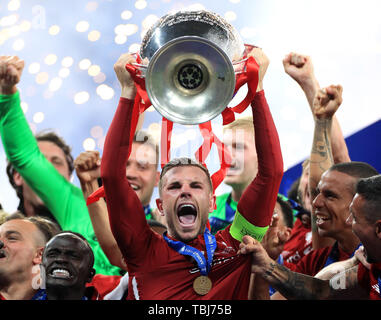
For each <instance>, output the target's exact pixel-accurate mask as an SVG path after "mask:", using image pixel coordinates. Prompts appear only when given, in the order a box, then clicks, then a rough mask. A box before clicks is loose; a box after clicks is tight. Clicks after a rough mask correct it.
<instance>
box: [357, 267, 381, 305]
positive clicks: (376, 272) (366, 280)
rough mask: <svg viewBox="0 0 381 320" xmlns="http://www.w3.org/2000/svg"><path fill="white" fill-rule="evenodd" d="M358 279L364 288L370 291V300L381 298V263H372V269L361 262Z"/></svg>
mask: <svg viewBox="0 0 381 320" xmlns="http://www.w3.org/2000/svg"><path fill="white" fill-rule="evenodd" d="M358 266H359V267H358V271H357V279H358V282H359V284H360V286H362V287H363V288H364V289H366V290H367V292H369V299H370V300H381V294H380V289H381V288H380V282H381V263H371V265H370V270H368V269H367V268H365V267H364V265H363V264H362V263H359V265H358Z"/></svg>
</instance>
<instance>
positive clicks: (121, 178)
mask: <svg viewBox="0 0 381 320" xmlns="http://www.w3.org/2000/svg"><path fill="white" fill-rule="evenodd" d="M135 112H136V110H134V101H132V100H128V99H125V98H120V100H119V105H118V108H117V110H116V113H115V115H114V118H113V120H112V123H111V125H110V128H109V130H108V132H107V136H106V140H105V144H104V151H103V156H102V163H101V176H102V182H103V185H104V190H105V195H106V202H107V209H108V213H109V219H110V226H111V230H112V233H113V235H114V237H115V239H116V241H117V243H118V246H119V248H120V250H121V252H122V254H123V256H124V257H125V259H126V262H127V263H131V262H132V261H143V260H144V257H140V258H138V259H137V260H135V259H134V258H137V257H138V256H139V255H144V254H145V252H146V250H145V247H146V246H149V237H150V236H151V233H152V232H151V230H150V228H149V226H148V224H147V222H146V219H145V215H144V210H143V206H142V204H141V202H140V200H139V198H138V196H137V195H136V193H135V191H134V190H133V189H132V188H131V186H130V184H129V182H128V180H127V178H126V165H127V160H128V157H129V154H130V149H131V146H130V144H131V141H130V140H132V139H131V138H132V137H131V135H133V134H134V133H131V131H134V128H133V125H132V123H133V117H134V116H136V113H135ZM131 129H132V130H131Z"/></svg>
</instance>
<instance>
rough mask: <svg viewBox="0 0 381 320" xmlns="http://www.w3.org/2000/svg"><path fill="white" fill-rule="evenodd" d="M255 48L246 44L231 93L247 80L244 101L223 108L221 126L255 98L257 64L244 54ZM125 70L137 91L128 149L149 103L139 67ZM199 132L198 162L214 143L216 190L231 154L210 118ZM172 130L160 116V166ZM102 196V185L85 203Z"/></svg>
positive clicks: (167, 157)
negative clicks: (200, 139) (217, 163)
mask: <svg viewBox="0 0 381 320" xmlns="http://www.w3.org/2000/svg"><path fill="white" fill-rule="evenodd" d="M253 48H254V46H251V45H245V54H244V56H243V59H244V60H245V61H244V67H243V68H242V71H241V72H239V73H238V74H236V84H235V90H234V94H236V93H237V92H238V90H239V89H240V88H241V87H242V86H243V85H244V84H246V83H247V85H248V92H247V95H246V97H245V98H244V100H242V101H241V102H240V103H239V104H238V105H236V106H234V107H232V108H230V107H226V108H225V109H224V111H223V112H222V113H221V115H222V118H223V125H227V124H229V123H231V122H233V121H234V120H235V115H234V113H242V112H243V111H245V110H246V108H247V107H248V106H249V104H250V103H251V101H252V100H253V98H254V95H255V93H256V90H257V86H258V71H259V66H258V64H257V62H256V61H255V59H254V58H253V57H252V56H249V57H247V55H248V53H249V52H250V51H251V50H252V49H253ZM136 55H137V59H136V61H137V63H138V64H140V63H141V58H140V56H139V55H138V54H136ZM126 69H127V71H128V72H129V73H130V74H131V77H132V78H133V80H134V82H135V86H136V88H137V94H136V97H135V101H134V111H133V112H134V114H133V116H132V124H131V133H130V150H131V145H132V139H133V137H134V134H135V130H136V126H137V123H138V119H139V115H140V114H142V113H143V112H144V111H145V110H147V108H149V107H150V106H151V105H152V104H151V102H150V100H149V98H148V94H147V91H146V88H145V79H144V78H143V77H142V76H141V70H140V69H139V67H136V66H134V65H131V64H127V65H126ZM198 126H199V129H200V132H201V135H202V137H203V143H202V144H201V146H200V147H199V149H198V150H197V151H196V152H195V158H196V160H197V161H199V162H200V163H201V164H203V165H204V166H205V167H206V164H205V161H206V158H207V157H208V155H209V153H210V151H211V148H212V145H213V144H215V145H216V147H217V151H218V156H219V160H220V169H219V170H218V171H217V172H215V173H214V174H212V176H211V179H212V183H213V192H214V191H215V190H216V189H217V187H218V186H219V185H220V184H221V182H222V181H223V180H224V178H225V176H226V173H227V170H228V169H229V167H230V163H231V156H230V153H229V151H228V150H227V148H226V146H225V145H224V144H223V143H222V142H221V141H220V140H219V139H218V138H217V136H216V135H215V134H214V132H213V130H212V123H211V121H208V122H205V123H201V124H199V125H198ZM172 130H173V122H172V121H170V120H168V119H166V118H165V117H163V118H162V127H161V142H160V151H161V167H162V168H163V167H164V165H165V164H166V163H167V162H168V161H169V160H170V150H171V136H172ZM101 197H105V193H104V189H103V186H102V187H100V188H99V189H98V190H96V191H95V192H93V193H92V194H91V195H90V196H89V197H88V198H87V201H86V203H87V205H90V204H91V203H94V202H96V201H98V200H99V199H100V198H101Z"/></svg>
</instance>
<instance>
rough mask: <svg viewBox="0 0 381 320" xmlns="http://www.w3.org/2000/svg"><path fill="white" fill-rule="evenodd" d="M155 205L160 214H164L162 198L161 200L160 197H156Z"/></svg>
mask: <svg viewBox="0 0 381 320" xmlns="http://www.w3.org/2000/svg"><path fill="white" fill-rule="evenodd" d="M156 207H157V210H159V212H160V215H162V216H164V209H163V200H161V199H160V198H157V199H156Z"/></svg>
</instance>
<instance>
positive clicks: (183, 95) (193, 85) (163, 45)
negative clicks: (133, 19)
mask: <svg viewBox="0 0 381 320" xmlns="http://www.w3.org/2000/svg"><path fill="white" fill-rule="evenodd" d="M244 53H245V46H244V44H243V42H242V40H241V38H240V36H239V34H238V33H237V32H236V31H235V29H234V28H233V27H232V26H231V25H230V24H229V23H228V22H226V21H225V20H224V19H223V18H221V17H220V16H218V15H217V14H214V13H211V12H208V11H203V10H201V11H180V12H177V13H174V14H167V15H165V16H163V17H162V18H161V19H160V20H159V21H158V22H157V23H155V24H154V25H153V26H152V27H151V28H150V29H149V30H148V31H147V33H146V35H145V37H144V39H143V41H142V44H141V49H140V58H141V59H142V60H143V61H145V62H146V61H148V65H145V64H135V66H136V67H137V68H138V69H139V70H140V71H141V77H143V78H145V90H146V92H147V95H148V97H149V100H150V102H151V103H152V105H153V106H154V108H155V109H156V110H157V111H158V112H159V113H160V114H161V115H162V116H163V117H165V118H166V119H168V120H170V121H172V122H175V123H180V124H185V125H189V124H200V123H205V122H207V121H209V120H211V119H213V118H215V117H216V116H217V115H219V114H221V112H222V111H223V110H224V109H225V108H226V106H227V105H228V103H229V102H230V101H231V100H232V98H233V94H234V91H235V85H236V73H237V72H238V73H239V72H241V71H242V68H243V62H244V59H242V57H243V55H244ZM240 70H241V71H240Z"/></svg>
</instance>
